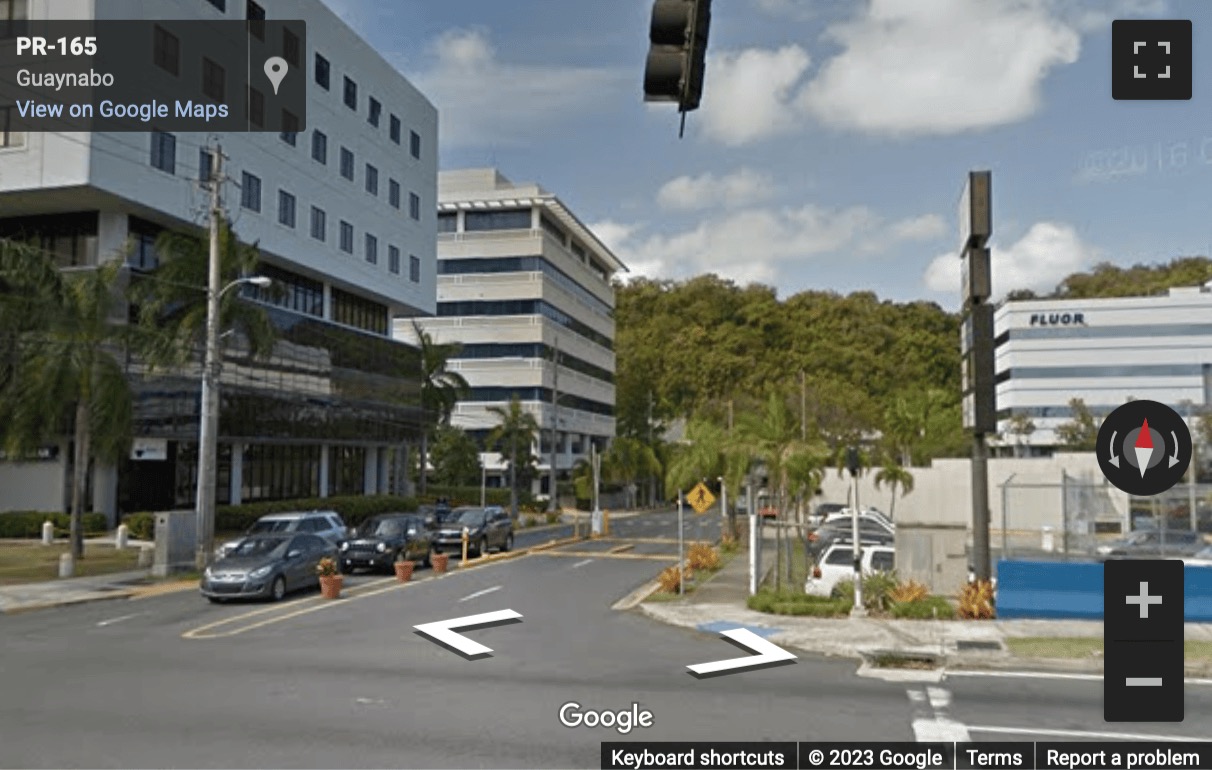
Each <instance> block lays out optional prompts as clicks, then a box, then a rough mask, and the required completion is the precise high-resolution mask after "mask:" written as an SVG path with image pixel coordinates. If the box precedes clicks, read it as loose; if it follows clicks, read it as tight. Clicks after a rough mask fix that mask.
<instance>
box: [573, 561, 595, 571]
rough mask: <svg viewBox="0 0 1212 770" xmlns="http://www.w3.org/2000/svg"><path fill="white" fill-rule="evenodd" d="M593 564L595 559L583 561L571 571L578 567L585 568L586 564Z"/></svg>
mask: <svg viewBox="0 0 1212 770" xmlns="http://www.w3.org/2000/svg"><path fill="white" fill-rule="evenodd" d="M591 563H593V559H581V560H580V561H579V562H577V563H576V564H574V565H572V567H571V569H577V568H578V567H584V566H585V565H586V564H591Z"/></svg>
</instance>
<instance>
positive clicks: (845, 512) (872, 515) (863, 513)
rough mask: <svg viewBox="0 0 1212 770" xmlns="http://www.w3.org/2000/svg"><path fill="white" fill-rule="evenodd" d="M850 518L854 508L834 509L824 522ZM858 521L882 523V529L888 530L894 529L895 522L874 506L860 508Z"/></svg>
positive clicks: (848, 519)
mask: <svg viewBox="0 0 1212 770" xmlns="http://www.w3.org/2000/svg"><path fill="white" fill-rule="evenodd" d="M852 518H854V509H852V508H842V509H841V510H840V511H834V512H833V513H831V514H829V515H827V516H826V517H825V522H824V523H825V524H829V523H831V522H835V521H850V520H851V519H852ZM859 521H860V522H861V521H874V522H877V523H879V524H880V525H882V526H883V527H884V529H886V530H888V531H889V532H895V531H896V524H895V523H894V522H893V521H892V519H890V518H888V515H887V514H886V513H884V512H883V511H880V510H878V509H876V508H862V509H860V510H859Z"/></svg>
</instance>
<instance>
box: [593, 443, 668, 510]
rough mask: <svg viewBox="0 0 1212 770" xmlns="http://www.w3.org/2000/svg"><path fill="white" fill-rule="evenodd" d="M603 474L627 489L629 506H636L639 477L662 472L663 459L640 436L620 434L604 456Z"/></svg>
mask: <svg viewBox="0 0 1212 770" xmlns="http://www.w3.org/2000/svg"><path fill="white" fill-rule="evenodd" d="M602 460H603V462H602V470H603V475H604V476H605V477H606V478H607V479H608V480H609V481H612V482H614V483H616V484H624V485H626V489H627V507H628V508H635V507H636V484H637V482H638V480H639V479H642V478H647V477H649V476H653V475H656V474H658V473H660V472H661V461H660V460H659V459H657V456H656V452H654V451H652V447H651V446H649V445H648V444H646V443H644V442H643V441H640V440H639V439H638V438H631V437H628V436H619V437H618V438H616V439H615V440H614V441H612V442H610V448H608V449H607V450H606V456H605V457H604V458H602Z"/></svg>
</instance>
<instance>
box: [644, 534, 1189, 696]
mask: <svg viewBox="0 0 1212 770" xmlns="http://www.w3.org/2000/svg"><path fill="white" fill-rule="evenodd" d="M748 595H749V555H748V552H747V551H742V552H741V553H739V554H737V556H736V558H734V559H733V560H732V561H731V562H729V563H728V564H727V565H726V566H725V567H724V569H722V570H720V571H719V572H718V573H716V575H715V576H714V577H713V578H712V579H711V580H710V581H709V582H707V583H706V584H704V585H703V586H701V587H700V588H698V589H697V590H696V591H695V592H694V593H692V594H690V595H689V596H687V597H686V598H685V599H682V600H674V601H662V602H641V603H640V604H639V605H638V606H639V609H640V611H641V612H643V613H644V614H645V615H648V616H649V617H651V618H654V619H656V620H659V621H661V622H664V623H669V624H671V625H675V626H682V627H685V628H694V629H697V630H699V631H704V632H708V633H719V632H720V631H724V630H727V629H730V628H737V627H745V628H748V629H749V630H751V631H753V632H754V633H756V634H759V635H760V636H763V637H766V638H768V639H770V641H772V642H774V643H775V644H779V645H783V646H786V647H794V648H797V649H799V650H803V651H805V652H809V653H814V654H817V655H826V656H831V657H845V658H855V659H860V660H867V661H870V660H871V659H873V658H876V657H878V656H881V655H899V656H905V657H911V658H924V659H927V660H929V661H932V662H933V663H934V664H935V665H938V666H942V667H946V668H953V669H954V668H995V669H1036V670H1040V669H1047V670H1062V671H1080V672H1087V673H1092V674H1098V673H1102V657H1101V656H1091V657H1089V658H1027V657H1019V656H1016V655H1013V654H1012V653H1011V652H1010V651H1009V650H1008V649H1007V646H1006V640H1007V639H1010V638H1027V637H1051V638H1060V637H1079V638H1089V639H1099V640H1101V639H1102V636H1103V624H1102V621H1087V620H991V621H979V620H899V619H888V618H813V617H797V616H789V615H771V614H767V613H764V612H756V611H754V610H751V609H749V608H748V607H747V606H746V599H747V598H748ZM1186 639H1187V640H1188V641H1209V642H1212V624H1207V623H1188V624H1186ZM1187 675H1188V676H1208V675H1212V669H1209V668H1208V667H1206V666H1202V665H1192V664H1190V663H1189V664H1188V667H1187Z"/></svg>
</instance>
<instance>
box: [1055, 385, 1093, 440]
mask: <svg viewBox="0 0 1212 770" xmlns="http://www.w3.org/2000/svg"><path fill="white" fill-rule="evenodd" d="M1069 409H1070V410H1071V411H1072V412H1073V419H1072V420H1069V421H1068V422H1066V423H1062V424H1061V425H1058V426H1057V428H1056V437H1057V438H1058V439H1059V440H1060V445H1061V446H1063V447H1064V448H1066V449H1071V450H1073V451H1077V452H1093V451H1094V448H1095V446H1097V444H1098V428H1099V421H1098V420H1097V419H1096V418H1095V417H1094V413H1093V412H1091V411H1090V409H1089V407H1087V406H1086V402H1085V401H1083V400H1082V399H1080V398H1073V399H1070V400H1069Z"/></svg>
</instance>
